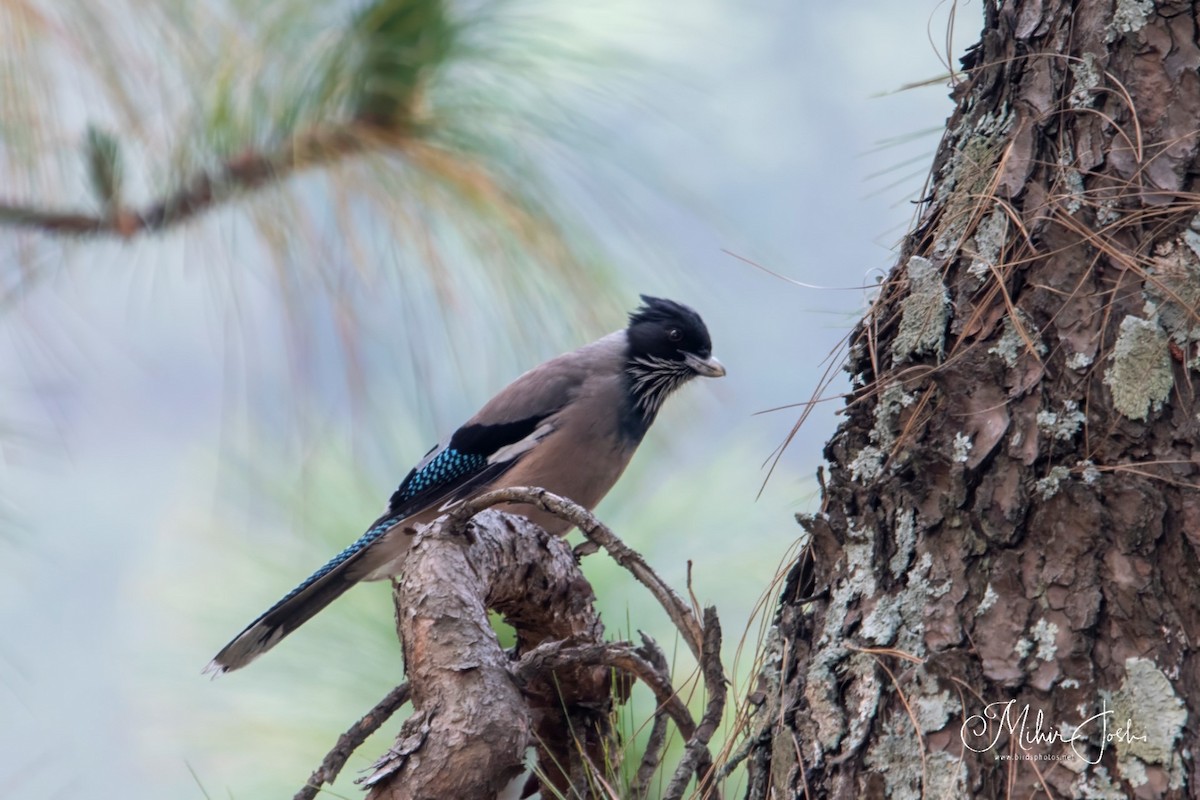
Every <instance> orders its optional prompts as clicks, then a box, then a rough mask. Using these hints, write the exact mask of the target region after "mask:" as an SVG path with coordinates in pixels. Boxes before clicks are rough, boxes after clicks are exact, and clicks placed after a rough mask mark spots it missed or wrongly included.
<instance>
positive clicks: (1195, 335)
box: [1145, 215, 1200, 369]
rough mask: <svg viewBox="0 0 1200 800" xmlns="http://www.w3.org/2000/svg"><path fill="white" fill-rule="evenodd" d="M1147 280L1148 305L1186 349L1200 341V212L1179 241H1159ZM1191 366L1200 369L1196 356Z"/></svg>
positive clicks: (1165, 327)
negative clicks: (1160, 242)
mask: <svg viewBox="0 0 1200 800" xmlns="http://www.w3.org/2000/svg"><path fill="white" fill-rule="evenodd" d="M1154 256H1155V258H1154V263H1153V265H1152V266H1150V267H1149V268H1148V269H1147V273H1148V278H1147V280H1146V283H1145V291H1146V300H1147V303H1148V307H1149V308H1151V309H1152V310H1153V311H1155V312H1157V314H1158V321H1159V324H1160V325H1162V327H1163V329H1164V330H1165V331H1166V332H1167V335H1168V336H1170V337H1171V340H1172V341H1173V342H1175V343H1176V344H1178V345H1179V346H1180V347H1181V348H1182V349H1183V350H1184V351H1185V352H1191V351H1192V347H1191V345H1192V344H1193V343H1194V342H1197V341H1200V215H1197V216H1196V217H1195V218H1193V219H1192V221H1191V224H1190V226H1189V228H1188V229H1187V230H1185V231H1184V232H1183V235H1182V236H1181V237H1179V239H1178V240H1172V241H1168V242H1163V243H1162V244H1159V245H1158V246H1157V247H1156V248H1155V251H1154ZM1188 366H1189V367H1190V368H1191V369H1200V363H1197V360H1196V359H1193V360H1192V361H1191V362H1190V363H1189V364H1188Z"/></svg>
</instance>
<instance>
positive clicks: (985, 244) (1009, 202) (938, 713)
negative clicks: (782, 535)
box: [748, 0, 1200, 798]
mask: <svg viewBox="0 0 1200 800" xmlns="http://www.w3.org/2000/svg"><path fill="white" fill-rule="evenodd" d="M985 6H986V22H985V29H984V32H983V37H982V41H981V42H980V43H979V44H978V45H977V46H976V47H975V48H974V49H973V50H972V51H971V52H970V53H969V54H968V55H967V57H966V58H965V59H964V67H965V68H966V70H967V77H966V79H965V80H964V81H963V82H962V83H960V84H959V85H958V86H957V88H956V90H955V98H956V100H957V102H958V108H957V110H956V111H955V113H954V114H953V116H952V117H951V118H950V120H949V122H948V127H947V132H946V135H945V138H944V139H943V141H942V144H941V146H940V148H939V152H938V154H937V156H936V159H935V163H934V169H933V176H932V187H931V191H930V193H929V196H928V197H927V198H926V199H925V201H924V203H925V205H924V208H923V209H922V213H921V216H920V219H919V221H918V223H917V225H916V227H915V229H914V230H913V232H912V233H911V234H910V235H909V236H908V238H907V240H906V242H905V244H904V247H903V250H902V255H901V259H900V262H899V264H898V265H897V267H896V269H895V270H894V272H893V273H892V274H891V276H890V277H889V279H888V280H887V281H886V283H885V284H884V286H883V287H882V290H881V293H880V296H879V298H878V300H877V302H876V304H875V306H874V308H873V309H872V311H871V312H870V314H869V315H868V317H867V318H866V319H865V320H864V322H863V323H862V324H861V326H860V327H859V328H858V329H857V332H856V336H855V339H854V342H853V345H852V347H851V352H850V357H849V362H848V369H849V371H850V372H851V374H852V375H853V382H854V389H853V393H852V396H851V397H850V398H849V400H848V403H847V417H846V420H845V422H844V423H843V424H842V426H841V427H840V428H839V430H838V432H837V433H836V435H835V437H834V438H833V440H832V441H831V442H830V444H829V445H828V447H827V449H826V457H827V459H828V461H829V465H830V471H829V482H828V485H827V486H826V489H825V491H824V503H823V507H822V510H821V512H820V513H818V514H816V515H813V516H811V517H806V518H802V519H801V520H800V522H801V524H802V525H803V527H804V528H805V530H806V531H807V532H808V534H809V535H810V536H811V548H810V550H809V552H808V554H807V558H806V559H803V560H802V561H800V562H798V563H797V564H796V565H795V567H794V568H793V570H792V573H791V574H790V576H789V581H788V583H787V587H788V588H787V591H786V592H785V596H784V597H783V599H782V604H781V608H780V613H779V619H778V623H777V626H776V629H775V631H774V638H773V642H772V645H771V650H770V656H771V658H770V659H769V661H768V664H769V666H768V668H767V669H766V670H765V671H764V672H763V674H762V682H763V683H762V686H761V689H762V691H761V692H760V693H759V694H757V695H756V699H757V698H761V700H762V707H761V711H760V714H759V719H760V720H761V722H760V726H761V727H760V728H759V730H758V732H757V734H756V736H757V738H756V739H755V741H754V745H753V747H752V748H751V749H750V751H749V765H750V776H751V777H750V789H749V792H748V796H749V797H752V798H766V797H771V798H784V797H787V798H792V797H838V798H861V797H869V798H872V797H879V798H882V797H889V798H919V797H930V798H935V797H936V798H942V797H1023V798H1029V797H1054V798H1078V797H1088V798H1117V797H1143V798H1150V797H1195V796H1200V788H1198V787H1200V775H1198V774H1197V765H1196V761H1195V757H1194V755H1195V754H1196V753H1197V752H1200V724H1198V721H1197V716H1196V714H1197V711H1200V654H1198V653H1197V651H1196V643H1197V642H1200V559H1198V548H1200V492H1198V491H1197V482H1198V481H1197V478H1198V473H1200V470H1198V468H1197V465H1198V463H1200V449H1198V448H1197V445H1198V444H1200V423H1198V415H1197V407H1196V403H1195V396H1196V388H1197V375H1196V371H1197V369H1200V354H1198V352H1197V340H1198V338H1200V317H1198V316H1197V308H1198V307H1200V215H1198V211H1200V196H1198V195H1197V193H1196V186H1195V183H1196V178H1197V174H1198V172H1200V167H1198V164H1197V150H1198V143H1200V132H1198V129H1200V77H1198V73H1197V69H1198V67H1200V46H1198V44H1197V20H1196V13H1197V7H1196V4H1195V3H1188V2H1150V0H1116V2H1114V0H1080V1H1079V2H1067V0H1004V1H1003V2H996V0H990V1H989V2H986V3H985ZM1010 701H1011V702H1010ZM1022 712H1027V713H1026V716H1022ZM1039 714H1040V715H1041V716H1040V718H1039V716H1038V715H1039Z"/></svg>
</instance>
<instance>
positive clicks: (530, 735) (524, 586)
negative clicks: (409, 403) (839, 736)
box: [297, 488, 725, 800]
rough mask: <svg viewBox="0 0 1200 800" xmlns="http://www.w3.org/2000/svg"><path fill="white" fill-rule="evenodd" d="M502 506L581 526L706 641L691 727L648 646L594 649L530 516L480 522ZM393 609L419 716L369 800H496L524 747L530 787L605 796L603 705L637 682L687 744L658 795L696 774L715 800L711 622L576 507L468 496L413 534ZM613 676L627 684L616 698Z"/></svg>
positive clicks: (575, 589) (376, 777)
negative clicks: (530, 762) (491, 614)
mask: <svg viewBox="0 0 1200 800" xmlns="http://www.w3.org/2000/svg"><path fill="white" fill-rule="evenodd" d="M505 503H523V504H532V505H537V506H538V507H540V508H543V509H546V510H549V511H551V512H552V513H556V514H559V515H561V516H563V517H564V518H566V519H569V520H571V521H572V522H575V523H576V524H577V525H579V526H580V528H581V529H582V530H583V531H584V533H585V535H586V536H588V537H589V539H590V541H591V542H593V543H594V544H595V545H596V546H597V547H600V546H603V547H604V548H605V549H607V550H608V551H609V552H610V553H612V554H613V555H614V557H616V558H617V559H618V561H620V562H621V563H622V564H624V565H626V566H627V568H629V569H630V570H631V571H632V572H633V573H634V574H635V575H636V576H637V577H638V578H639V580H641V581H642V582H643V583H644V584H646V585H647V586H648V587H649V588H650V589H651V591H652V593H653V594H654V595H655V596H656V597H657V598H658V599H659V600H660V602H662V603H663V604H664V606H665V607H666V608H667V610H668V613H669V614H670V615H671V616H672V618H673V619H677V620H678V621H677V623H676V624H677V625H679V626H680V629H681V631H682V632H683V633H684V635H685V638H687V637H689V636H692V635H693V634H698V635H699V636H700V637H701V638H700V640H699V641H698V642H697V644H696V648H697V650H698V651H699V653H700V664H701V669H702V672H703V677H704V681H705V687H706V690H707V692H708V696H709V704H708V709H707V711H706V713H705V715H704V718H703V719H702V720H701V722H700V724H699V725H697V724H696V723H695V721H694V720H693V719H692V717H691V715H690V713H689V711H688V709H687V707H686V706H685V705H684V704H683V702H682V701H681V700H680V699H679V697H678V696H677V694H676V692H675V689H674V688H673V687H672V685H671V681H670V675H669V672H670V670H669V667H668V665H667V662H666V658H665V655H664V654H663V653H662V650H661V649H660V648H659V647H658V645H657V644H656V643H655V642H654V641H653V640H652V639H650V638H649V637H647V636H645V635H644V634H643V645H642V646H641V647H638V648H634V647H633V646H632V645H630V644H628V643H624V642H616V643H605V642H604V641H603V633H604V631H603V627H602V626H601V624H600V621H599V618H598V617H597V616H596V613H595V610H594V609H593V606H592V602H593V600H594V596H593V594H592V590H591V587H590V586H589V585H588V583H587V582H586V580H584V578H583V576H582V573H580V571H579V565H578V562H577V560H576V553H575V552H574V551H572V549H571V548H570V546H569V545H568V544H566V542H565V541H564V540H562V539H559V538H555V537H552V536H550V535H548V534H547V533H546V532H545V531H543V530H542V529H541V528H539V527H537V526H535V525H533V524H532V523H530V522H529V521H528V520H526V519H525V518H524V517H517V516H512V515H508V514H504V513H501V512H499V511H496V510H490V511H483V513H480V512H481V511H482V510H483V509H486V508H488V507H490V506H494V505H498V504H505ZM476 515H477V516H476ZM395 601H396V611H397V628H398V631H399V634H400V638H401V643H402V645H403V648H404V653H405V663H406V669H407V671H408V675H409V678H410V682H411V695H412V699H413V705H414V714H413V716H412V717H411V718H410V719H409V720H408V721H407V722H406V723H405V724H404V726H403V728H402V729H401V731H400V734H399V735H398V737H397V740H396V744H395V745H394V746H393V747H392V748H391V749H390V750H389V752H388V753H387V754H386V755H385V756H384V757H383V758H382V759H381V760H380V761H379V762H378V763H377V764H376V765H375V767H374V771H373V772H372V774H371V775H370V776H368V777H367V778H365V779H364V780H363V782H365V783H366V784H367V785H368V786H371V787H372V790H371V793H370V795H369V796H368V800H384V799H386V800H399V799H400V798H403V799H404V800H425V799H426V798H447V797H464V798H468V797H469V798H487V797H493V796H494V795H495V793H496V792H497V791H499V789H501V788H502V787H504V786H505V785H506V784H507V783H508V782H509V781H510V780H511V779H512V778H513V777H515V776H516V775H517V774H519V773H520V772H521V771H522V769H523V768H524V760H525V753H526V750H527V748H530V747H532V748H534V749H535V750H536V752H537V764H538V768H537V772H536V776H535V778H534V779H532V780H531V783H532V784H533V785H532V786H531V787H530V790H540V791H541V792H542V794H543V796H546V795H547V793H549V794H552V795H554V796H570V797H574V798H580V799H581V800H586V799H587V798H591V797H594V796H599V795H597V794H596V792H597V791H598V788H597V787H599V786H604V785H610V784H611V783H612V781H613V779H614V778H615V774H616V770H617V768H618V767H619V761H617V760H616V759H617V757H618V755H619V753H620V752H621V748H620V745H619V743H618V742H617V741H616V739H615V735H614V733H613V729H612V726H611V712H612V701H613V699H614V697H615V698H616V699H617V700H619V701H621V702H623V701H624V699H625V698H626V697H627V696H628V692H629V681H630V680H631V679H640V680H642V681H643V682H644V683H646V685H647V686H648V687H649V688H650V689H651V691H653V692H654V694H655V696H656V698H657V700H658V703H659V712H658V714H656V723H655V726H656V730H657V729H659V728H660V727H661V726H660V724H659V721H658V720H659V719H662V720H665V719H667V718H670V719H672V720H673V721H674V722H675V723H676V725H677V727H678V728H679V730H680V732H681V733H682V735H683V736H684V739H685V740H686V741H687V748H686V751H685V755H684V759H683V761H682V762H681V764H680V765H679V766H678V768H677V769H676V773H675V777H674V779H673V780H672V783H671V786H670V788H669V790H668V792H667V794H666V795H665V798H667V800H677V798H679V797H681V796H682V793H683V791H684V790H685V789H686V788H687V785H688V783H689V781H690V779H691V777H692V776H693V775H694V776H695V778H696V780H697V781H698V782H699V783H698V785H700V786H701V787H702V791H703V793H704V795H703V796H704V797H706V798H709V800H719V798H720V792H719V791H718V789H717V788H716V787H715V786H714V785H711V784H712V782H713V778H714V773H713V771H712V756H711V753H710V752H709V750H708V746H707V745H708V742H709V740H710V738H711V737H712V735H713V733H714V732H715V730H716V728H717V726H718V724H719V722H720V719H721V715H722V712H723V710H724V703H725V682H724V674H723V669H722V666H721V662H720V646H721V630H720V625H719V622H718V620H717V617H716V611H715V609H712V608H709V609H706V611H705V619H704V623H703V625H701V623H700V621H699V620H698V619H697V618H696V616H695V614H694V613H693V612H692V611H691V610H690V609H689V608H688V607H687V606H685V605H684V604H683V601H682V600H681V599H680V598H679V597H678V595H677V594H675V592H674V591H672V590H671V589H670V588H669V587H667V586H666V585H665V584H664V583H663V582H662V581H661V579H660V578H658V576H657V575H656V574H655V573H654V572H653V570H651V569H650V568H649V566H647V565H646V564H645V562H644V560H643V559H642V558H641V556H639V555H638V554H637V553H635V552H634V551H632V550H630V549H629V548H627V547H625V545H624V544H623V543H622V542H621V541H620V540H619V539H618V538H617V537H616V536H615V535H613V533H612V532H611V531H609V530H608V529H607V528H606V527H605V526H604V525H602V524H601V523H599V522H598V521H597V520H596V519H595V518H594V517H592V516H591V514H589V513H588V512H587V511H585V510H584V509H582V508H580V507H579V506H577V505H575V504H574V503H571V502H570V501H568V500H564V499H563V498H561V497H557V496H556V495H553V494H550V493H548V492H545V491H544V490H541V489H524V488H515V489H505V490H500V491H496V492H492V493H490V494H487V495H483V496H481V497H479V498H475V499H473V500H471V501H469V503H465V504H463V506H460V507H459V508H458V509H456V511H455V512H453V513H452V514H449V515H447V516H446V517H443V518H441V519H440V520H438V521H437V522H435V523H434V524H433V525H431V526H430V527H429V528H428V529H426V530H425V531H423V532H422V533H421V534H419V535H418V536H417V538H416V540H415V541H414V543H413V548H412V550H411V551H410V553H409V556H408V560H407V562H406V565H405V576H404V578H403V579H402V580H401V581H400V582H399V583H398V584H397V585H396V591H395ZM489 609H493V610H495V611H497V612H499V613H501V614H503V615H504V617H505V618H506V620H507V621H508V622H510V623H511V624H512V625H513V627H514V628H515V629H516V631H517V639H518V644H517V647H516V648H515V649H514V651H512V652H510V653H505V652H503V651H502V650H501V648H500V646H499V643H498V642H497V640H496V637H495V635H494V633H493V632H492V630H491V626H490V623H489V620H488V610H489ZM613 670H616V671H617V673H618V674H619V675H621V676H623V677H622V678H621V679H620V680H618V682H617V684H616V686H615V687H614V686H613V681H612V679H613V675H614V672H613ZM407 690H408V687H407V685H406V687H402V688H401V689H397V690H396V692H393V693H392V695H390V696H389V698H388V699H385V701H384V702H382V703H381V704H380V705H379V706H377V708H376V710H375V712H372V713H371V714H368V715H367V717H365V718H364V719H363V720H362V721H360V723H359V724H358V725H356V726H355V728H353V729H351V731H349V732H347V734H346V735H344V736H343V737H342V738H341V739H340V740H339V742H338V746H337V747H335V748H334V750H333V751H332V752H331V753H330V754H329V756H328V757H327V758H326V760H325V762H324V763H323V764H322V766H321V768H319V769H318V770H317V771H316V772H315V773H314V774H313V777H312V778H311V779H310V781H309V785H308V786H306V787H305V789H303V790H302V791H301V793H300V794H298V795H297V798H299V799H300V800H303V798H305V797H311V796H313V794H314V793H315V792H316V791H317V790H318V789H319V787H320V785H321V784H322V783H326V782H329V781H331V780H332V779H333V777H334V776H336V773H337V771H338V770H339V769H340V768H341V766H342V764H343V763H344V762H345V756H346V755H347V754H348V753H349V751H350V750H352V749H353V747H354V746H357V743H361V741H362V739H363V738H365V736H366V734H367V733H369V731H368V730H366V728H367V727H370V726H377V725H378V722H379V721H380V718H382V717H383V716H385V714H384V713H382V712H381V709H384V708H385V707H386V708H388V709H392V707H393V705H394V701H395V698H396V697H397V696H398V693H403V692H406V691H407ZM400 702H402V700H401V701H400ZM376 712H380V713H376ZM386 713H390V710H388V711H387V712H386ZM372 729H373V728H372ZM663 734H665V729H664V730H663V732H662V733H660V734H659V735H658V736H656V737H652V742H651V746H650V750H648V752H647V754H646V756H645V758H644V760H643V763H642V765H641V767H640V768H639V770H638V779H637V781H636V782H635V783H634V785H633V787H632V791H633V793H634V795H635V796H641V794H642V793H643V792H644V790H645V786H646V785H647V784H648V781H649V780H650V778H651V776H652V775H653V773H654V769H655V767H656V766H657V765H658V762H659V758H660V755H661V747H662V744H663V738H664V736H663ZM605 796H607V795H605Z"/></svg>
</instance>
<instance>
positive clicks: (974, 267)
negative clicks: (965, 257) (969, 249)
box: [967, 207, 1009, 290]
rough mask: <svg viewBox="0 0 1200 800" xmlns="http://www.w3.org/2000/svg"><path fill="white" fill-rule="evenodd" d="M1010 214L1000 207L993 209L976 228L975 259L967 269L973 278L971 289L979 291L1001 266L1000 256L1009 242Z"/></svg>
mask: <svg viewBox="0 0 1200 800" xmlns="http://www.w3.org/2000/svg"><path fill="white" fill-rule="evenodd" d="M1008 227H1009V220H1008V214H1006V213H1004V211H1003V210H1002V209H1000V208H999V207H997V208H995V209H993V211H992V213H990V214H988V215H987V216H986V217H984V218H983V220H982V221H981V222H980V223H979V225H978V227H976V228H975V236H974V237H973V238H972V240H971V241H972V243H973V244H974V246H975V258H973V259H972V260H971V265H970V266H969V267H967V274H968V275H969V276H970V277H971V278H972V281H971V287H970V288H971V289H972V290H975V289H978V288H979V287H980V286H982V285H983V283H984V281H986V280H987V277H988V276H989V275H990V274H991V273H992V270H993V269H995V268H996V267H997V266H998V265H999V264H1000V254H1001V253H1002V252H1004V245H1005V243H1006V242H1007V241H1008Z"/></svg>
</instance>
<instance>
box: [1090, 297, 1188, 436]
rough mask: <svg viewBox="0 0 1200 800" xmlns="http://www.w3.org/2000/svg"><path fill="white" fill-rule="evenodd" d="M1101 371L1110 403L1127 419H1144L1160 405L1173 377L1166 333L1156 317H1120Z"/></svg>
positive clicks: (1165, 397) (1173, 381) (1168, 391)
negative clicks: (1109, 353)
mask: <svg viewBox="0 0 1200 800" xmlns="http://www.w3.org/2000/svg"><path fill="white" fill-rule="evenodd" d="M1110 359H1111V360H1112V364H1111V365H1110V366H1109V367H1108V369H1107V370H1105V372H1104V382H1105V383H1106V384H1108V388H1109V390H1110V391H1111V392H1112V398H1113V407H1114V408H1116V409H1117V411H1119V412H1121V413H1122V414H1124V415H1125V416H1127V417H1129V418H1130V419H1138V420H1145V419H1148V418H1149V416H1150V412H1151V410H1154V411H1157V410H1159V409H1160V408H1162V404H1163V402H1164V401H1165V400H1166V399H1167V397H1168V396H1169V395H1170V394H1171V387H1172V386H1173V385H1174V383H1175V377H1174V375H1173V374H1172V372H1171V353H1170V350H1169V349H1168V341H1167V334H1166V333H1165V332H1164V331H1163V329H1162V327H1161V326H1160V325H1159V324H1158V321H1157V320H1156V319H1142V318H1140V317H1134V316H1128V317H1125V319H1123V320H1121V329H1120V331H1119V333H1118V334H1117V343H1116V345H1115V346H1114V347H1113V352H1112V355H1111V356H1110Z"/></svg>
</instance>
